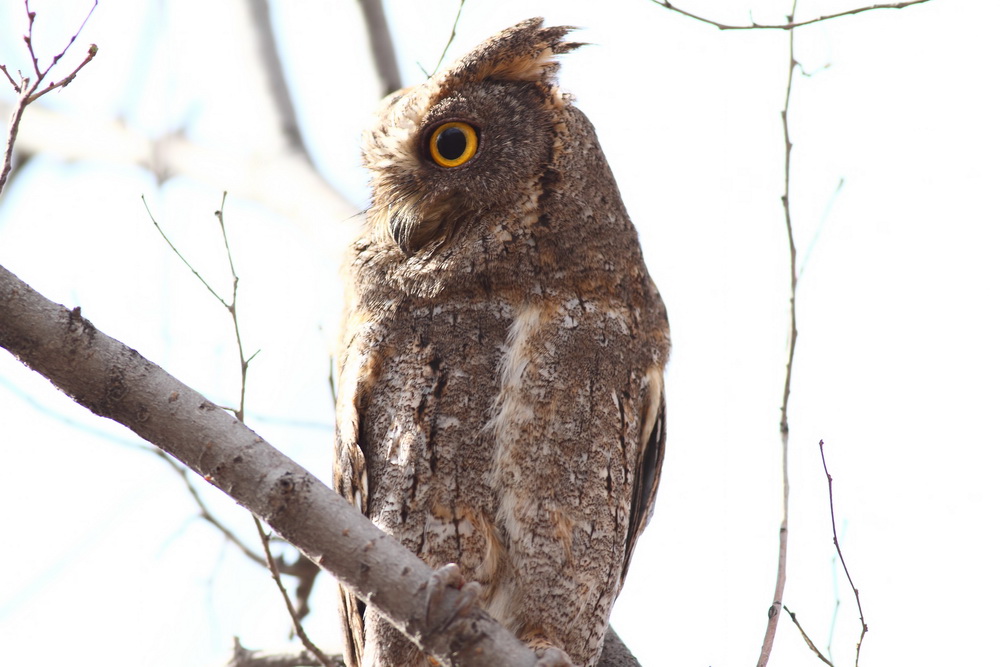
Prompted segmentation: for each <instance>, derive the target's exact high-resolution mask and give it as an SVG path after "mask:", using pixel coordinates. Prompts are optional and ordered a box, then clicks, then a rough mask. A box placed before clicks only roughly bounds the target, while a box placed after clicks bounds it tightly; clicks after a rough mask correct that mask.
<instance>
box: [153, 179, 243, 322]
mask: <svg viewBox="0 0 1000 667" xmlns="http://www.w3.org/2000/svg"><path fill="white" fill-rule="evenodd" d="M141 199H142V205H143V206H145V207H146V214H147V215H148V216H149V221H150V222H152V223H153V226H154V227H156V231H158V232H160V236H162V237H163V240H164V241H166V242H167V245H168V246H170V249H171V250H173V251H174V254H175V255H177V257H179V258H180V260H181V261H182V262H184V266H186V267H188V269H189V270H190V271H191V273H193V274H194V277H195V278H197V279H198V281H199V282H201V284H202V285H204V286H205V289H207V290H208V291H209V293H210V294H211V295H212V296H214V297H215V299H216V300H217V301H218V302H219V303H221V304H222V305H223V306H224V307H225V308H226V309H228V308H229V304H228V303H226V300H225V299H223V298H222V297H221V296H219V293H218V292H216V291H215V290H214V289H212V286H211V285H209V284H208V281H207V280H205V279H204V278H203V277H202V275H201V274H200V273H198V270H197V269H195V268H194V267H193V266H191V262H189V261H187V257H185V256H184V253H182V252H181V251H180V250H178V249H177V246H175V245H174V244H173V242H172V241H171V240H170V237H168V236H167V233H166V232H165V231H163V228H162V227H160V223H158V222H157V221H156V218H155V217H154V216H153V212H152V211H150V210H149V203H148V202H147V201H146V195H142V196H141Z"/></svg>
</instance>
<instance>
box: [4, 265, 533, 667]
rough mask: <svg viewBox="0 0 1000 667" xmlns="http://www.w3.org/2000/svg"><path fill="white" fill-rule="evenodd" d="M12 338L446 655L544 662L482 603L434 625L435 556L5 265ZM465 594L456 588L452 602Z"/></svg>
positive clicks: (93, 406)
mask: <svg viewBox="0 0 1000 667" xmlns="http://www.w3.org/2000/svg"><path fill="white" fill-rule="evenodd" d="M0 346H2V347H4V348H6V349H7V350H9V351H10V352H11V353H13V354H14V355H15V356H16V357H17V358H18V359H19V360H21V361H22V362H23V363H24V364H26V365H27V366H29V367H30V368H32V369H33V370H35V371H37V372H39V373H41V374H42V375H44V376H45V377H47V378H48V379H49V380H50V381H51V382H52V383H53V384H55V385H56V386H57V387H59V388H60V389H61V390H62V391H64V392H66V393H67V394H68V395H69V396H71V397H72V398H73V399H74V400H76V401H77V402H79V403H80V404H81V405H83V406H85V407H87V408H88V409H90V410H91V411H92V412H94V413H95V414H98V415H101V416H104V417H108V418H110V419H114V420H115V421H117V422H119V423H121V424H123V425H125V426H127V427H128V428H130V429H132V430H133V431H134V432H135V433H136V434H137V435H139V436H140V437H142V438H144V439H146V440H148V441H149V442H151V443H153V444H155V445H156V446H158V447H160V448H162V449H163V450H164V451H166V452H168V453H170V454H171V455H173V456H174V457H176V458H177V459H179V460H180V461H181V462H183V463H184V464H185V465H187V466H189V467H190V468H192V469H193V470H195V471H196V472H197V473H198V474H200V475H202V476H203V477H204V478H205V479H206V480H208V481H209V482H211V483H212V484H214V485H215V486H217V487H218V488H219V489H221V490H222V491H223V492H225V493H226V494H227V495H229V496H230V497H231V498H233V499H234V500H235V501H236V502H238V503H239V504H240V505H242V506H244V507H246V508H247V509H249V510H250V511H251V512H253V513H254V514H256V515H257V516H259V517H261V518H262V519H263V520H264V521H266V522H267V523H268V524H269V525H270V526H271V527H272V528H273V529H274V530H275V531H277V532H278V533H279V534H280V535H282V536H283V537H284V538H285V539H286V540H288V541H289V542H290V543H291V544H293V545H295V546H296V547H298V548H299V549H300V550H301V551H302V552H303V553H305V554H306V555H308V556H309V557H310V558H311V559H312V560H313V561H315V562H316V563H317V564H318V565H319V566H320V567H322V568H323V569H326V570H328V571H329V572H331V573H332V574H334V575H335V576H336V577H337V578H338V579H339V580H340V581H341V582H342V583H343V584H344V585H346V586H347V587H348V588H350V589H351V591H352V592H354V593H355V594H356V595H358V596H359V597H360V598H361V599H363V600H364V601H365V602H366V603H367V604H370V605H372V606H373V607H374V608H376V609H378V610H379V611H380V612H381V613H383V614H384V615H385V616H386V617H387V618H388V619H389V620H390V621H391V622H392V623H393V625H395V626H396V627H397V628H399V630H400V631H402V632H404V633H405V634H406V635H407V636H409V637H410V638H411V639H413V640H414V641H415V642H416V643H417V644H418V645H419V646H420V647H421V648H422V649H423V650H424V651H426V652H428V653H430V654H432V655H434V656H435V657H436V658H438V659H439V660H441V661H443V662H444V663H445V664H452V665H473V666H479V665H481V666H483V667H486V666H487V665H518V666H525V667H527V666H528V665H535V664H536V658H535V655H534V653H533V652H532V651H531V650H529V649H528V648H527V647H525V646H524V645H523V644H521V643H520V642H519V641H517V639H516V638H515V637H514V636H513V635H512V634H511V633H510V632H509V631H507V630H506V629H505V628H504V627H503V626H501V625H500V624H499V623H497V622H496V621H495V620H493V619H492V618H490V617H489V616H488V615H487V614H486V612H484V611H482V610H481V609H479V608H476V607H473V608H472V609H471V610H469V611H468V612H467V613H463V614H459V615H457V616H456V617H455V618H454V619H452V620H451V621H450V622H448V623H444V624H442V627H432V625H431V623H430V622H429V620H428V615H427V608H426V600H427V587H428V582H429V581H430V577H431V570H430V568H429V567H427V565H425V564H424V563H423V561H421V560H420V559H419V558H417V557H416V556H415V555H414V554H412V553H411V552H409V551H408V550H407V549H406V548H405V547H403V546H402V545H401V544H399V543H398V542H396V541H395V540H393V539H392V538H391V537H389V536H388V535H386V534H385V533H383V532H382V531H380V530H379V529H378V528H376V527H375V526H374V524H372V523H371V522H370V521H368V520H367V519H366V518H365V517H364V516H362V515H361V513H360V512H358V511H357V510H356V509H355V508H354V507H352V506H351V505H350V504H349V503H348V502H347V501H346V500H344V499H343V498H341V497H340V496H339V495H338V494H337V493H336V492H334V491H333V490H332V489H330V488H329V487H328V486H326V485H324V484H323V483H322V482H320V481H319V480H318V479H316V477H314V476H313V475H311V474H310V473H309V472H308V471H306V470H305V469H304V468H302V467H301V466H299V465H298V464H296V463H295V462H294V461H292V460H291V459H289V458H288V457H286V456H285V455H283V454H282V453H281V452H279V451H278V450H276V449H274V448H273V447H272V446H270V445H269V444H268V443H266V442H265V441H264V440H263V439H262V438H260V437H259V436H257V435H256V434H255V433H254V432H253V431H251V430H250V429H248V428H247V427H246V426H244V425H243V424H241V423H240V422H239V421H237V420H236V419H235V418H234V417H233V416H232V415H230V414H229V413H227V412H226V411H225V410H223V409H221V408H219V407H218V406H216V405H215V404H213V403H211V402H210V401H208V400H207V399H205V398H204V397H203V396H201V395H200V394H198V393H197V392H196V391H194V390H193V389H191V388H190V387H187V386H186V385H184V384H183V383H181V382H180V381H178V380H177V379H175V378H173V377H172V376H170V375H169V374H167V373H166V372H165V371H164V370H163V369H162V368H160V367H159V366H157V365H156V364H153V363H152V362H150V361H149V360H148V359H146V358H144V357H143V356H142V355H140V354H139V353H138V352H136V351H135V350H133V349H131V348H129V347H127V346H125V345H123V344H122V343H120V342H118V341H116V340H114V339H112V338H110V337H108V336H106V335H105V334H103V333H101V332H100V331H98V330H97V329H96V328H95V327H94V325H93V324H91V323H90V322H89V321H88V320H86V319H84V318H83V317H82V315H81V314H80V310H79V309H78V308H77V309H74V310H72V311H71V310H68V309H66V308H64V307H63V306H60V305H58V304H56V303H53V302H51V301H49V300H48V299H46V298H45V297H43V296H42V295H41V294H39V293H38V292H36V291H35V290H33V289H32V288H31V287H29V286H28V285H26V284H25V283H24V282H22V281H21V280H19V279H18V278H17V277H16V276H14V275H13V274H12V273H10V272H9V271H7V270H6V269H5V268H3V267H0ZM459 594H460V593H459V591H457V590H454V589H450V588H449V589H446V590H445V591H444V595H443V601H444V602H443V603H444V604H445V605H448V604H450V603H454V602H455V601H456V600H457V598H458V596H459Z"/></svg>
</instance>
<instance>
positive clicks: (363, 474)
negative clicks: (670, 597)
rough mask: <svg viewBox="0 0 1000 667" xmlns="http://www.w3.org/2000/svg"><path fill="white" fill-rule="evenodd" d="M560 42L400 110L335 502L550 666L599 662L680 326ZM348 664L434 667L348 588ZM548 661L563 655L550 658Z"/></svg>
mask: <svg viewBox="0 0 1000 667" xmlns="http://www.w3.org/2000/svg"><path fill="white" fill-rule="evenodd" d="M570 30H571V29H570V28H567V27H543V25H542V20H541V19H531V20H528V21H524V22H522V23H519V24H517V25H515V26H513V27H511V28H508V29H507V30H504V31H503V32H501V33H499V34H497V35H495V36H494V37H491V38H490V39H488V40H486V41H485V42H484V43H482V44H481V45H480V46H478V47H477V48H476V49H474V50H473V51H472V52H470V53H469V54H468V55H466V56H465V57H464V58H462V59H460V60H459V61H457V62H456V63H454V64H453V65H451V66H450V67H449V68H448V69H447V70H445V71H442V72H440V73H438V74H436V75H434V76H432V77H430V78H429V79H428V80H427V81H425V82H424V83H422V84H420V85H417V86H414V87H411V88H407V89H404V90H401V91H399V92H397V93H395V94H393V95H390V96H389V97H388V98H386V100H385V101H384V102H383V104H382V107H381V109H380V111H379V112H378V115H377V120H376V122H375V123H374V125H373V127H371V129H370V130H368V131H367V132H366V134H365V136H364V149H363V157H364V162H365V165H366V166H367V168H368V169H369V170H370V172H371V193H372V203H371V206H370V208H369V209H368V210H367V214H366V218H365V221H364V225H363V230H362V232H361V235H360V237H359V238H358V239H357V240H356V241H355V242H354V243H353V244H352V245H351V247H350V249H349V252H348V257H347V261H346V263H345V266H346V270H347V272H348V277H347V278H348V280H347V282H348V285H349V287H348V294H347V299H346V303H347V312H346V314H345V317H344V325H343V331H342V336H341V344H340V349H339V350H338V352H337V366H338V370H337V373H338V398H337V401H338V402H337V424H338V433H337V438H338V449H337V455H336V457H335V459H336V461H335V471H334V481H335V486H336V489H337V490H338V491H339V493H341V494H342V495H344V496H345V497H346V498H348V499H350V500H351V501H352V502H354V504H355V505H356V506H357V507H359V508H360V509H361V511H362V512H363V513H364V514H365V515H367V516H368V517H369V518H370V519H371V520H372V521H373V522H374V523H375V524H376V525H378V526H379V527H380V528H382V529H383V530H385V531H386V532H387V533H389V534H391V535H393V536H394V537H395V538H397V539H398V540H399V541H401V542H402V543H403V544H404V545H405V546H406V547H407V548H409V549H410V550H412V551H413V552H414V553H416V554H417V555H418V556H419V557H420V558H422V559H423V560H424V561H425V562H427V563H428V564H429V565H430V566H431V567H434V568H441V567H443V566H445V565H447V564H451V563H453V564H455V565H456V566H457V570H456V569H455V568H454V567H450V568H448V571H451V572H456V571H457V572H458V573H460V575H461V577H463V578H464V580H468V581H475V582H478V583H479V586H478V587H475V590H477V591H478V592H479V599H478V602H479V604H481V605H482V606H483V608H485V609H486V610H487V611H488V612H489V613H490V614H491V615H492V616H493V617H494V618H496V619H497V620H498V621H500V622H501V623H502V624H504V625H505V626H506V627H507V628H509V629H510V630H511V631H512V632H513V633H515V634H516V635H517V636H518V637H519V638H520V639H522V640H523V641H525V642H527V643H528V645H529V646H531V647H533V648H535V649H536V650H538V651H539V652H540V653H541V654H542V655H552V654H555V655H559V656H560V657H562V654H561V653H559V651H563V652H565V654H567V655H568V657H569V659H570V660H572V662H573V663H574V664H577V665H595V664H596V663H597V661H598V659H599V658H600V655H601V649H602V645H603V642H604V635H605V631H606V630H607V626H608V616H609V614H610V612H611V607H612V605H613V604H614V601H615V598H616V597H617V595H618V592H619V590H620V589H621V586H622V581H623V579H624V577H625V573H626V571H627V569H628V564H629V560H630V558H631V556H632V551H633V549H634V548H635V544H636V540H637V538H638V537H639V534H640V533H641V532H642V530H643V528H644V527H645V525H646V522H647V521H648V519H649V516H650V512H651V510H652V507H653V499H654V496H655V495H656V490H657V486H658V482H659V476H660V465H661V461H662V458H663V451H664V433H665V428H664V427H665V413H664V399H663V373H664V366H665V364H666V362H667V358H668V355H669V352H670V333H669V326H668V323H667V316H666V310H665V309H664V306H663V303H662V301H661V299H660V296H659V293H658V292H657V289H656V287H655V285H654V284H653V282H652V280H651V279H650V277H649V274H648V272H647V270H646V266H645V264H644V262H643V258H642V253H641V251H640V248H639V243H638V239H637V236H636V231H635V229H634V228H633V226H632V223H631V221H630V220H629V217H628V214H627V213H626V212H625V207H624V205H623V204H622V200H621V197H620V195H619V192H618V188H617V186H616V184H615V180H614V177H613V176H612V174H611V171H610V169H609V168H608V164H607V162H606V160H605V158H604V154H603V153H602V151H601V147H600V145H599V144H598V141H597V137H596V135H595V133H594V128H593V126H592V125H591V124H590V122H589V121H588V120H587V118H586V117H585V116H584V115H583V113H582V112H581V111H579V110H578V109H577V108H576V107H575V106H573V104H572V100H571V98H570V97H569V96H568V95H567V94H565V93H563V92H561V91H560V89H559V88H558V86H557V83H556V79H555V77H556V71H557V69H558V63H557V61H556V58H557V57H558V56H560V55H561V54H565V53H567V52H569V51H572V50H573V49H575V48H576V47H578V46H580V44H577V43H573V42H567V41H565V40H564V38H565V37H566V35H567V34H568V33H569V32H570ZM341 603H342V611H343V614H342V615H343V617H344V621H345V623H344V625H345V628H346V631H347V647H346V650H345V654H346V659H347V663H348V664H349V665H352V666H354V665H365V666H375V665H386V666H392V667H401V666H409V665H428V664H436V663H434V662H432V661H429V659H428V658H427V657H426V656H425V655H424V654H422V653H421V652H420V651H419V650H418V649H417V648H416V647H415V646H414V645H412V644H411V643H410V642H409V641H408V640H407V639H406V638H405V637H404V636H403V635H402V634H401V633H399V632H398V631H397V630H396V629H394V628H393V627H392V626H391V625H390V624H389V623H388V622H387V621H386V620H385V619H383V618H381V617H380V616H379V614H378V613H377V612H376V611H375V610H374V609H372V608H366V606H365V604H364V603H363V602H362V601H360V600H357V599H356V598H354V597H353V596H351V595H350V593H349V592H347V591H346V590H343V591H342V599H341ZM553 652H554V653H553Z"/></svg>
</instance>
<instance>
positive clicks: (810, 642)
mask: <svg viewBox="0 0 1000 667" xmlns="http://www.w3.org/2000/svg"><path fill="white" fill-rule="evenodd" d="M782 607H783V608H784V610H785V611H786V612H788V615H789V616H791V618H792V623H794V624H795V627H797V628H798V629H799V632H801V633H802V639H804V640H805V642H806V645H807V646H808V647H809V648H811V649H812V651H813V653H815V654H816V657H817V658H819V659H820V660H822V661H823V662H824V663H825V664H827V665H830V667H833V663H832V662H830V661H829V660H828V659H827V657H826V656H825V655H823V654H822V653H821V652H820V650H819V649H818V648H816V644H814V643H813V640H812V639H810V638H809V635H807V634H806V631H805V628H803V627H802V626H801V625H799V619H797V618H796V617H795V613H794V612H793V611H792V610H791V609H789V608H788V606H787V605H782Z"/></svg>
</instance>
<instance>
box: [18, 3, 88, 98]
mask: <svg viewBox="0 0 1000 667" xmlns="http://www.w3.org/2000/svg"><path fill="white" fill-rule="evenodd" d="M95 6H96V5H95ZM96 55H97V44H91V45H90V47H89V48H88V49H87V57H86V58H84V59H83V61H82V62H81V63H80V64H79V65H77V66H76V69H74V70H73V71H72V72H70V73H69V74H68V75H66V76H64V77H63V78H61V79H59V80H58V81H53V82H52V83H50V84H49V85H48V86H46V87H45V88H43V89H42V90H39V91H38V92H37V93H34V94H33V95H31V96H30V97H28V104H31V103H32V102H34V101H35V100H37V99H38V98H39V97H41V96H42V95H45V94H46V93H51V92H52V91H53V90H55V89H56V88H65V87H66V86H68V85H69V84H70V82H71V81H73V79H75V78H76V75H77V74H79V73H80V70H82V69H83V68H84V67H85V66H86V64H87V63H89V62H90V61H91V60H93V59H94V57H95V56H96ZM53 64H55V63H53ZM48 71H49V70H45V73H48Z"/></svg>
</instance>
